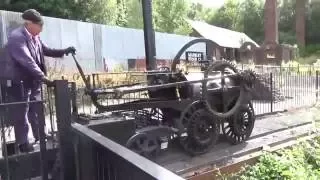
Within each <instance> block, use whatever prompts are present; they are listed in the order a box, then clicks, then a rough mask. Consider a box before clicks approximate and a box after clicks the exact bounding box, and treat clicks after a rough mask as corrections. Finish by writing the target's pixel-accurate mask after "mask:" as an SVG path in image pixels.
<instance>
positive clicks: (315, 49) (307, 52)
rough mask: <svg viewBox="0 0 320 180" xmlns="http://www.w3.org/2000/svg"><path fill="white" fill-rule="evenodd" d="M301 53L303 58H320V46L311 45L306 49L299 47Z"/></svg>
mask: <svg viewBox="0 0 320 180" xmlns="http://www.w3.org/2000/svg"><path fill="white" fill-rule="evenodd" d="M299 51H300V56H301V57H309V56H314V55H317V56H319V55H320V44H311V45H307V46H306V47H304V48H302V47H299Z"/></svg>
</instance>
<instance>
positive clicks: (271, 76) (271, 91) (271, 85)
mask: <svg viewBox="0 0 320 180" xmlns="http://www.w3.org/2000/svg"><path fill="white" fill-rule="evenodd" d="M270 93H271V100H270V112H271V113H272V112H273V74H272V72H271V73H270Z"/></svg>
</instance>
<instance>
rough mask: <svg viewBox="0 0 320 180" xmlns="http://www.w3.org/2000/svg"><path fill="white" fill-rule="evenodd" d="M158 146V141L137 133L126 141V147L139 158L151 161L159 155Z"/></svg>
mask: <svg viewBox="0 0 320 180" xmlns="http://www.w3.org/2000/svg"><path fill="white" fill-rule="evenodd" d="M160 145H161V143H160V140H159V139H158V138H156V137H155V136H153V135H151V134H145V133H137V134H135V135H134V136H132V137H131V138H130V139H129V140H128V142H127V144H126V147H127V148H128V149H130V150H132V151H134V152H135V153H137V154H139V155H141V156H144V157H146V158H149V159H153V158H155V157H157V155H158V154H159V153H160V149H161V146H160Z"/></svg>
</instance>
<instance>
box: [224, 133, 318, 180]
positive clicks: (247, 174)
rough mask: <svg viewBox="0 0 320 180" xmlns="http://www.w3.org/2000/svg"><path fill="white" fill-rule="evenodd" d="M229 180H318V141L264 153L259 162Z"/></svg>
mask: <svg viewBox="0 0 320 180" xmlns="http://www.w3.org/2000/svg"><path fill="white" fill-rule="evenodd" d="M230 178H232V179H233V178H236V179H242V180H251V179H252V180H253V179H257V180H258V179H259V180H269V179H270V180H273V179H288V180H289V179H292V180H293V179H299V180H316V179H320V141H319V138H316V139H314V140H312V141H310V142H303V143H300V144H298V145H296V146H294V147H292V148H290V149H285V150H281V151H278V152H275V153H265V154H264V155H262V156H261V157H260V158H259V162H258V163H257V164H256V165H254V166H251V167H248V168H245V170H244V171H243V172H240V173H239V174H237V175H234V176H232V177H230Z"/></svg>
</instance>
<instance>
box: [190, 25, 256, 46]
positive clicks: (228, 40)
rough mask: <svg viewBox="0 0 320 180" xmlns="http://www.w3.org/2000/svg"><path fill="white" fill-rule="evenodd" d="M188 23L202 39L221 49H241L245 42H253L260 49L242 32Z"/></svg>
mask: <svg viewBox="0 0 320 180" xmlns="http://www.w3.org/2000/svg"><path fill="white" fill-rule="evenodd" d="M187 22H188V23H189V24H190V26H191V27H192V28H193V29H194V30H196V31H197V32H198V33H199V34H200V35H201V36H202V37H204V38H206V39H210V40H212V41H214V42H215V43H217V44H218V45H219V46H221V47H227V48H240V47H241V46H242V44H243V43H244V42H252V43H253V44H255V45H256V46H257V47H260V46H259V45H258V44H257V43H256V42H255V41H253V40H252V39H251V38H250V37H249V36H247V35H246V34H244V33H242V32H237V31H232V30H229V29H225V28H221V27H217V26H213V25H210V24H208V23H205V22H201V21H192V20H187Z"/></svg>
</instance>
